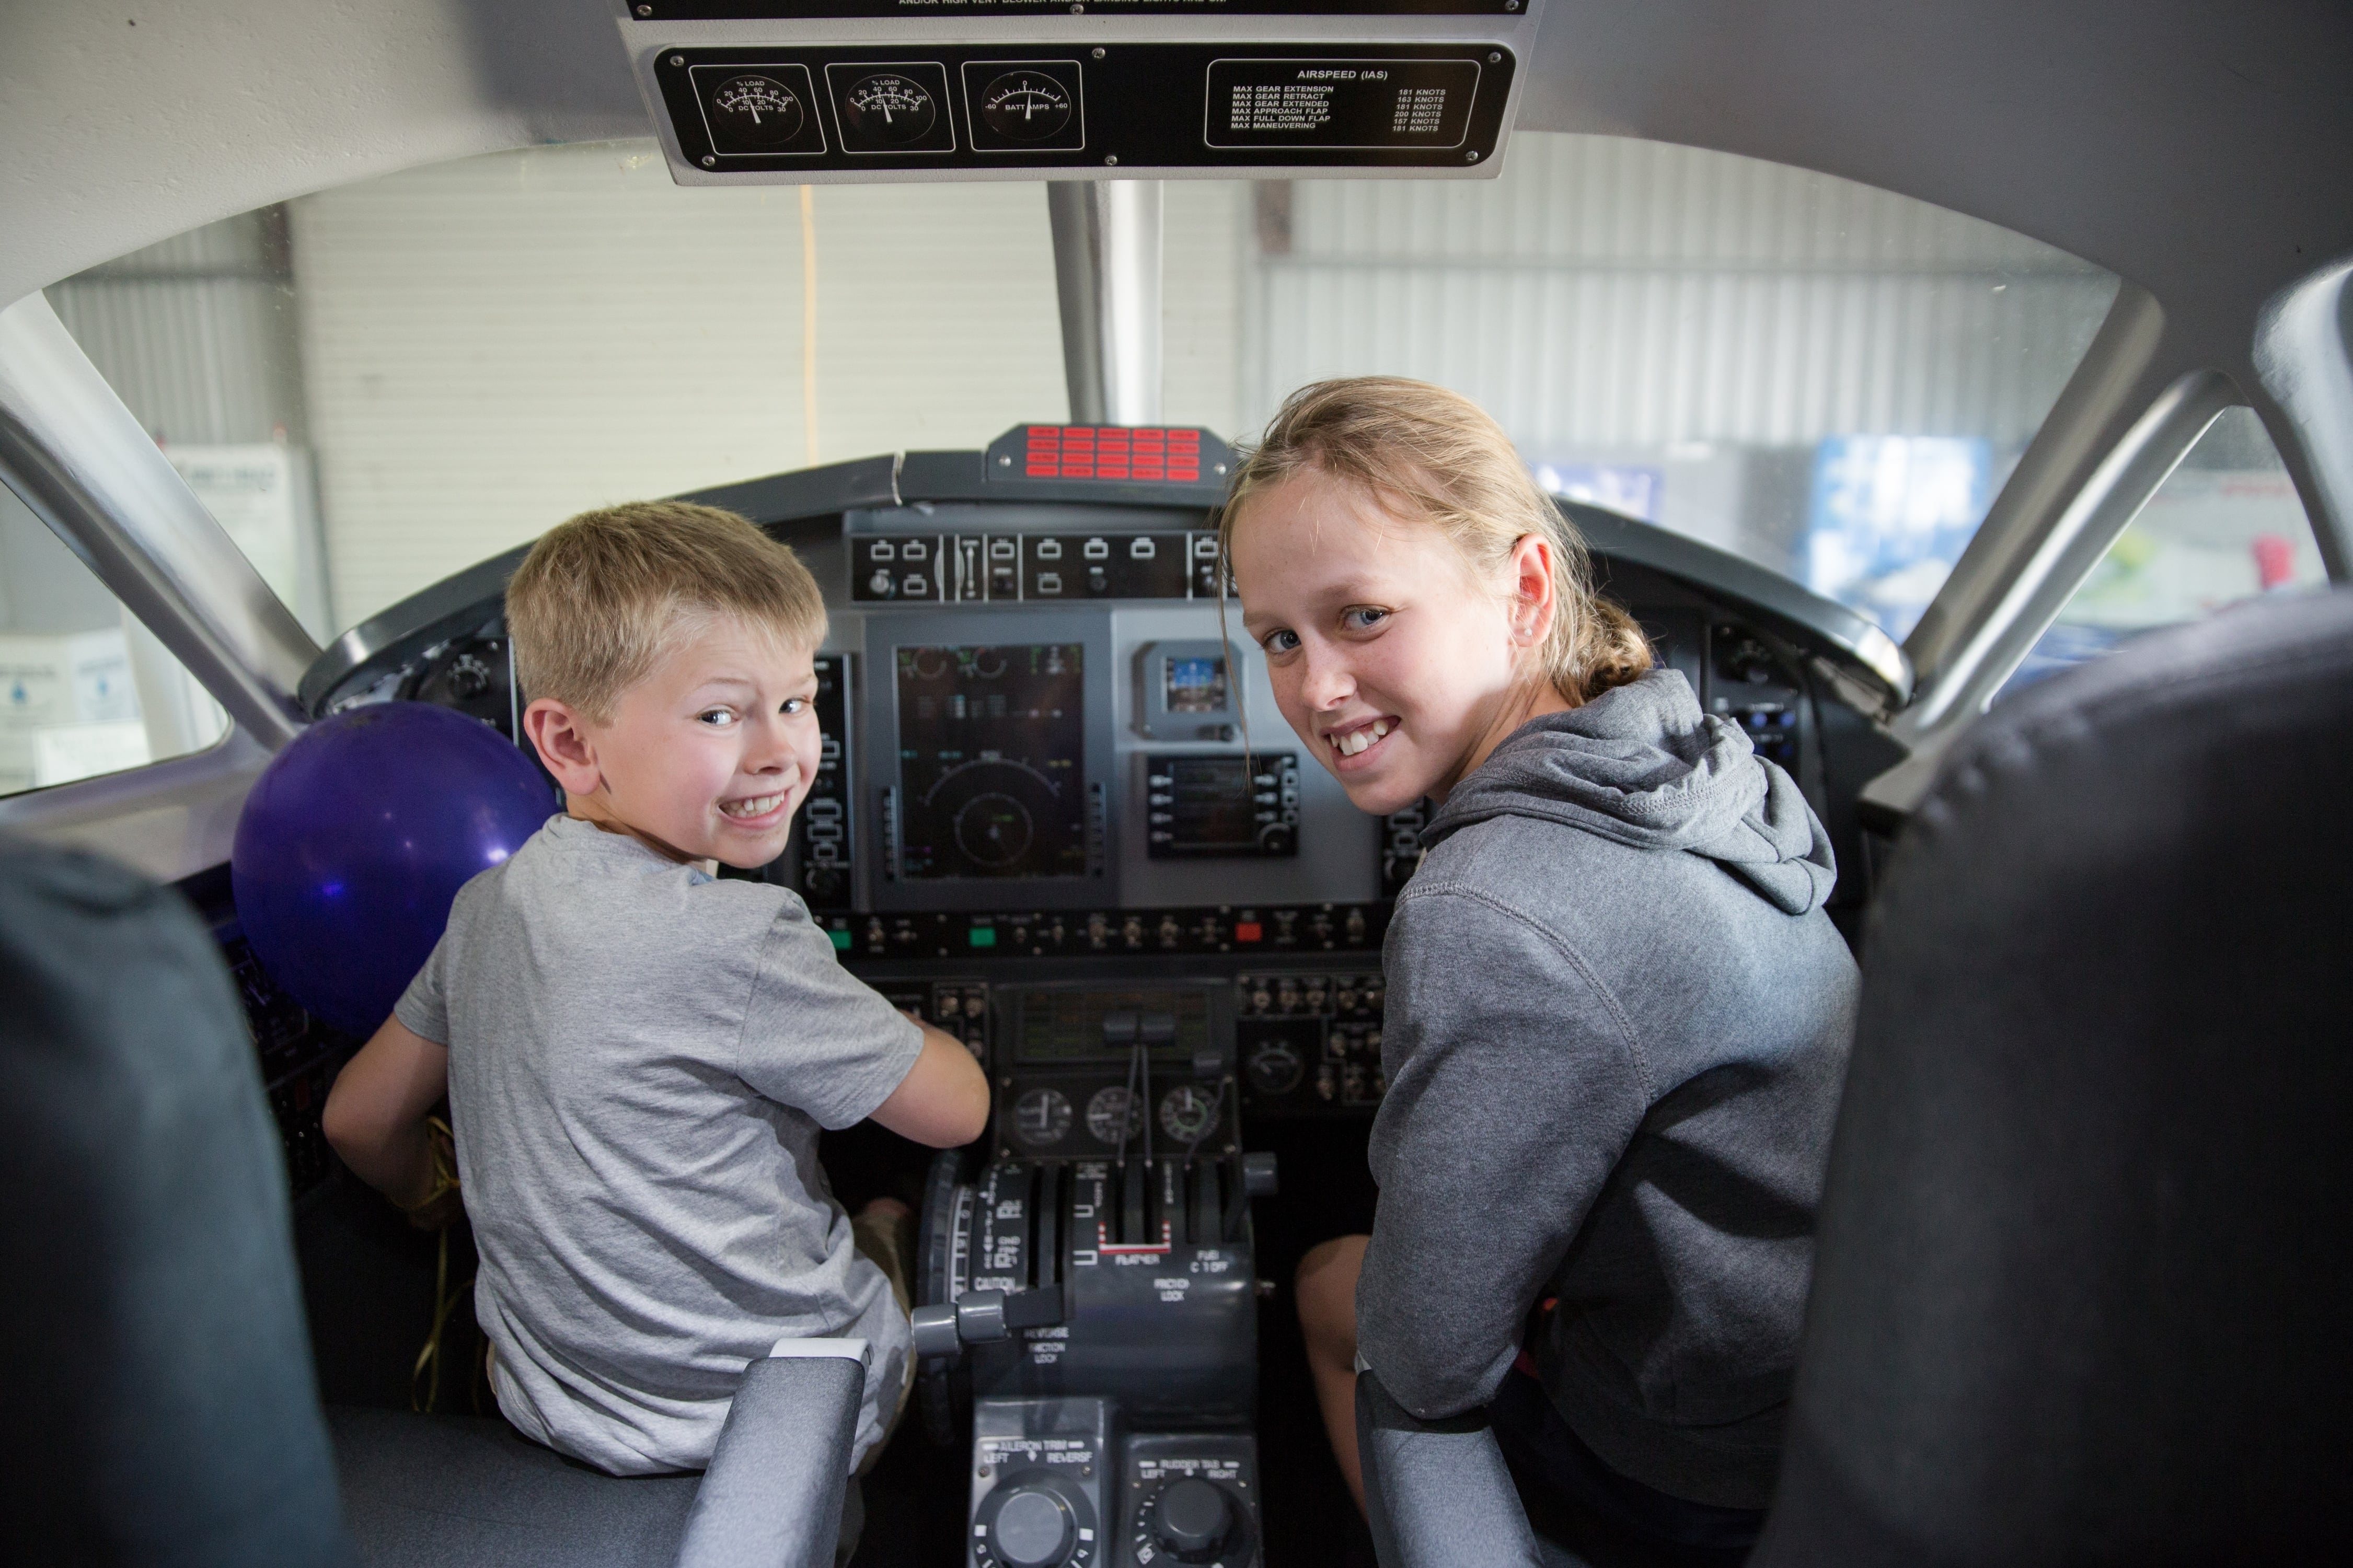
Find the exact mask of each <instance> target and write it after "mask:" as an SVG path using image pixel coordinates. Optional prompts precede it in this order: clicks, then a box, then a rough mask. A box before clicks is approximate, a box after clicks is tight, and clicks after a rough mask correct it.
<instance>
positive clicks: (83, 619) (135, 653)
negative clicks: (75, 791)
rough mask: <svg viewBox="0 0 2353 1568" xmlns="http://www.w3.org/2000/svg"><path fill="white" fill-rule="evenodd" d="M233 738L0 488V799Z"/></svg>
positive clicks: (149, 637)
mask: <svg viewBox="0 0 2353 1568" xmlns="http://www.w3.org/2000/svg"><path fill="white" fill-rule="evenodd" d="M227 732H228V716H227V714H226V713H224V712H222V711H221V707H220V704H219V703H217V702H215V701H214V700H212V698H211V696H210V695H209V694H208V693H207V692H206V690H205V689H204V688H203V687H201V686H199V685H197V684H196V681H195V677H193V676H191V675H190V674H188V672H187V671H186V670H185V668H182V667H181V664H180V661H179V660H178V659H177V658H174V657H173V656H172V653H171V651H170V650H169V649H167V648H165V647H164V645H163V644H162V643H161V642H158V641H157V640H156V639H155V637H154V635H153V633H152V632H150V631H148V629H147V628H146V627H145V626H142V625H141V624H140V622H139V621H138V620H137V618H136V617H134V616H132V615H130V614H129V613H128V612H127V611H125V610H124V609H123V607H122V605H121V602H120V601H118V600H117V599H116V598H115V596H114V595H113V594H111V592H109V591H108V590H107V588H106V585H105V584H102V583H100V581H99V580H98V579H97V578H96V577H95V576H93V575H91V574H90V568H89V567H87V566H85V565H83V564H82V563H80V562H79V561H78V560H76V559H75V558H74V555H73V552H71V551H69V550H68V549H67V548H66V547H65V545H64V544H63V543H62V542H59V541H58V536H57V535H56V534H54V533H51V532H50V531H49V530H48V528H47V525H46V524H44V523H43V522H42V521H40V519H38V518H37V517H35V516H34V515H33V514H32V512H30V511H29V510H26V507H25V505H24V503H23V502H21V501H19V500H17V499H16V496H15V495H14V494H12V493H11V492H10V491H8V490H7V489H0V795H19V794H22V793H23V792H25V791H26V790H30V789H43V788H47V786H48V785H51V784H71V783H72V782H74V781H75V780H76V779H86V778H92V777H95V776H97V775H98V774H100V773H121V772H123V771H125V770H126V769H130V768H136V767H142V766H144V765H145V764H147V763H160V762H162V761H164V759H165V758H167V757H176V756H182V755H185V753H187V752H199V751H202V750H204V749H205V748H206V747H207V746H210V745H213V744H214V743H215V742H218V741H219V740H220V739H221V738H222V737H223V736H224V735H226V734H227Z"/></svg>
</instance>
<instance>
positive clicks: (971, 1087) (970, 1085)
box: [874, 1024, 988, 1149]
mask: <svg viewBox="0 0 2353 1568" xmlns="http://www.w3.org/2000/svg"><path fill="white" fill-rule="evenodd" d="M922 1028H923V1052H922V1054H921V1055H919V1056H918V1057H916V1058H915V1065H914V1066H913V1067H912V1068H908V1069H907V1076H906V1077H905V1078H903V1079H900V1080H899V1087H898V1088H896V1089H892V1091H891V1098H890V1099H888V1100H884V1101H883V1102H882V1103H881V1105H879V1106H877V1107H876V1108H875V1110H874V1120H875V1121H879V1122H881V1124H882V1125H883V1126H885V1127H887V1128H889V1129H890V1130H891V1131H893V1132H896V1133H897V1134H899V1136H900V1137H902V1138H912V1139H913V1140H914V1141H915V1142H918V1143H923V1144H928V1145H929V1146H930V1147H932V1148H934V1149H953V1148H955V1147H956V1146H957V1145H958V1144H960V1143H969V1142H972V1141H973V1140H974V1139H976V1138H977V1137H979V1136H980V1135H981V1133H982V1132H984V1131H987V1128H988V1075H987V1073H985V1072H983V1071H981V1070H980V1064H979V1063H978V1062H976V1061H975V1060H973V1059H972V1053H971V1052H970V1051H968V1050H966V1049H965V1044H964V1042H963V1041H962V1040H959V1039H957V1038H956V1037H955V1036H954V1035H951V1034H949V1033H947V1032H946V1031H945V1030H944V1029H935V1028H934V1027H932V1026H931V1025H929V1024H924V1025H923V1026H922Z"/></svg>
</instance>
